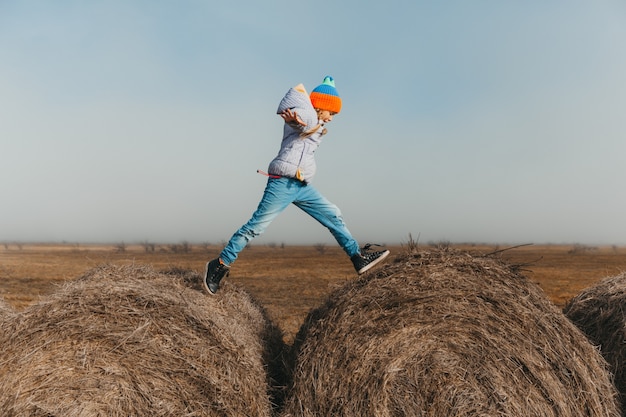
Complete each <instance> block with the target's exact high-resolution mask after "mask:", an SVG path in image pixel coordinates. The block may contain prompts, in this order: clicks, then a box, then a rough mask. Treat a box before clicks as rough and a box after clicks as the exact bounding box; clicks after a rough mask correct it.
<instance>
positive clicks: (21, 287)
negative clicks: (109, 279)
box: [0, 244, 626, 343]
mask: <svg viewBox="0 0 626 417" xmlns="http://www.w3.org/2000/svg"><path fill="white" fill-rule="evenodd" d="M450 246H451V247H453V248H455V249H461V250H466V251H468V252H470V253H472V254H475V255H481V254H487V253H492V252H494V251H499V252H498V254H497V256H500V257H501V258H502V259H504V260H505V261H507V262H509V263H511V264H516V265H522V271H523V273H524V275H526V276H527V277H528V278H529V279H530V280H531V281H534V282H536V283H538V284H539V286H540V287H541V288H542V289H543V291H544V292H545V293H546V295H547V297H548V298H549V299H550V300H551V301H552V302H553V303H554V304H555V305H557V306H558V307H559V308H561V307H563V306H564V305H565V303H566V302H567V301H568V300H569V299H570V298H572V297H573V296H575V295H577V294H578V293H580V291H581V290H583V289H584V288H586V287H588V286H590V285H592V284H593V283H595V282H597V281H598V280H600V279H602V278H604V277H607V276H615V275H618V274H619V273H621V272H622V271H624V270H626V248H625V247H616V246H601V247H589V246H584V245H526V246H520V247H511V248H509V247H507V246H506V245H500V246H497V245H478V244H476V245H474V244H465V245H454V244H451V245H450ZM147 249H148V250H147ZM389 249H391V251H392V254H391V256H390V257H389V260H388V261H386V262H387V263H389V262H393V260H394V258H395V256H397V255H398V254H400V253H402V252H403V251H406V250H407V248H406V247H405V246H390V247H389ZM429 249H432V248H431V247H429V246H428V245H418V250H419V251H428V250H429ZM220 250H221V246H219V245H213V246H211V245H208V246H207V245H203V246H199V245H155V246H154V247H153V248H152V247H150V248H146V247H145V246H142V245H86V244H85V245H72V244H20V245H9V244H5V245H4V247H0V296H2V297H3V298H4V300H5V301H6V302H7V303H8V304H10V305H11V306H13V307H14V308H16V309H18V310H19V309H23V308H25V307H26V306H28V305H30V304H32V303H34V302H36V301H37V300H38V299H39V298H40V297H43V296H45V295H46V294H49V293H51V292H54V291H55V290H56V289H57V288H58V287H59V286H60V285H62V284H63V283H64V282H65V281H67V280H72V279H75V278H78V277H80V276H81V275H83V274H84V273H85V272H86V271H88V270H90V269H92V268H94V267H97V266H99V265H102V264H107V263H110V264H119V265H127V264H148V265H152V266H153V267H154V268H155V269H159V270H165V269H170V268H183V269H191V270H194V271H196V272H198V273H202V271H203V270H204V264H205V263H206V261H207V260H210V259H212V258H214V257H216V256H217V255H218V253H219V251H220ZM355 277H356V274H355V273H354V270H353V268H352V264H351V263H350V260H349V259H348V258H347V256H345V254H344V253H343V252H342V251H341V249H340V248H338V247H337V246H334V245H311V246H285V247H281V246H277V245H258V246H251V247H249V248H247V249H246V250H244V251H243V252H242V253H241V255H240V257H239V260H238V261H237V263H236V264H235V265H234V266H233V268H232V270H231V274H230V277H229V278H227V279H228V280H229V281H230V282H232V283H234V284H236V285H238V286H240V287H242V288H244V289H245V290H246V291H247V292H249V293H250V294H252V295H253V296H254V297H255V298H256V299H257V300H258V301H259V302H260V303H261V304H262V305H263V307H264V308H265V309H266V310H267V312H268V314H269V316H270V318H271V319H272V320H273V321H274V322H275V323H276V324H278V325H279V326H280V328H281V329H282V330H283V331H284V334H285V341H286V342H287V343H290V342H291V341H293V338H294V336H295V334H296V332H297V331H298V329H299V327H300V325H301V324H302V321H303V319H304V317H305V316H306V314H307V313H308V312H309V310H310V309H312V308H315V307H317V306H318V305H319V304H320V303H321V302H322V301H323V300H324V299H325V298H326V296H327V295H328V294H329V293H330V292H332V291H333V288H334V287H335V286H337V285H340V284H341V283H342V282H344V281H346V280H350V279H353V278H355ZM207 296H209V295H207ZM217 296H219V294H218V295H217Z"/></svg>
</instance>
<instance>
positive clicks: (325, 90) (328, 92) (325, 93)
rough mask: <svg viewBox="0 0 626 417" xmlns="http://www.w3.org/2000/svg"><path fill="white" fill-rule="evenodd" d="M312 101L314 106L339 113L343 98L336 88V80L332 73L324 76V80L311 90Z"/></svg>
mask: <svg viewBox="0 0 626 417" xmlns="http://www.w3.org/2000/svg"><path fill="white" fill-rule="evenodd" d="M311 103H312V104H313V107H315V108H316V109H321V110H328V111H332V112H334V113H339V110H341V98H340V97H339V93H338V92H337V89H336V88H335V80H333V77H331V76H330V75H327V76H326V77H324V82H323V83H322V84H320V85H318V86H317V87H315V88H314V89H313V91H311Z"/></svg>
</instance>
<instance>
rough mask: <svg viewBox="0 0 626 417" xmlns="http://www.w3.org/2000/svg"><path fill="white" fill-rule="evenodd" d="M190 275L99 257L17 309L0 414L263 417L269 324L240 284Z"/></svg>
mask: <svg viewBox="0 0 626 417" xmlns="http://www.w3.org/2000/svg"><path fill="white" fill-rule="evenodd" d="M194 278H195V280H196V281H197V280H198V276H197V274H194V273H191V274H186V275H185V274H182V275H181V274H178V275H177V274H171V273H170V274H166V273H159V272H156V271H155V270H153V269H152V268H150V267H147V266H112V265H106V266H103V267H100V268H96V269H94V270H92V271H90V272H89V273H87V274H86V275H85V276H83V277H81V278H79V279H77V280H75V281H72V282H70V283H68V284H67V285H66V286H65V287H64V288H62V289H61V290H60V291H59V292H57V293H56V294H53V295H52V296H50V297H49V298H48V299H46V300H44V301H41V302H40V303H38V304H35V305H33V306H31V307H29V308H27V309H26V310H25V311H24V312H23V313H22V314H20V316H21V320H19V323H17V324H16V325H15V330H14V331H13V332H12V333H11V334H5V335H4V336H1V335H0V345H1V346H2V352H1V353H0V363H2V364H3V368H4V377H3V378H2V379H1V380H0V409H1V410H2V412H3V415H6V416H22V415H29V416H105V415H106V416H148V415H150V416H172V415H176V416H242V415H254V416H270V415H271V413H272V410H271V404H270V398H269V395H268V390H267V380H266V378H267V374H266V372H265V369H264V365H265V364H264V362H263V357H264V355H266V354H267V350H268V349H267V348H266V346H264V342H263V340H262V338H263V337H264V336H265V335H267V332H268V327H271V326H270V325H269V324H268V323H267V321H266V318H265V316H264V314H263V312H262V311H261V309H260V308H259V307H258V305H257V304H256V303H254V302H253V300H252V299H251V298H250V296H248V295H247V294H246V293H244V292H243V291H240V290H238V289H236V287H234V286H232V285H225V286H224V288H223V291H221V292H220V296H219V297H210V296H208V295H205V294H203V293H201V292H200V291H196V290H195V289H192V288H190V287H189V283H190V282H192V281H193V280H194ZM186 282H187V284H186ZM13 324H15V323H13ZM2 325H3V326H7V325H10V323H6V322H5V323H2Z"/></svg>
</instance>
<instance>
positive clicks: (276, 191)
mask: <svg viewBox="0 0 626 417" xmlns="http://www.w3.org/2000/svg"><path fill="white" fill-rule="evenodd" d="M340 110H341V98H339V94H338V93H337V89H336V88H335V82H334V81H333V78H332V77H330V76H327V77H325V78H324V82H323V83H322V84H321V85H319V86H317V87H316V88H315V89H314V90H313V91H312V92H311V95H310V97H309V96H308V95H307V93H306V90H305V89H304V86H303V85H302V84H299V85H297V86H296V87H293V88H290V89H289V91H287V94H286V95H285V97H283V99H282V100H281V102H280V104H279V106H278V110H277V112H276V113H277V114H279V115H280V116H281V117H282V118H283V119H284V121H285V126H284V129H283V140H282V143H281V146H280V151H279V152H278V155H277V156H276V158H274V160H272V162H270V165H269V168H268V173H267V174H266V175H267V176H268V177H269V178H268V180H267V186H266V187H265V192H264V193H263V197H262V198H261V202H260V203H259V206H258V207H257V209H256V211H255V212H254V214H252V217H251V218H250V220H249V221H248V222H247V223H246V224H244V225H243V226H242V227H241V228H240V229H239V230H237V231H236V232H235V234H234V235H233V236H232V237H231V238H230V241H229V242H228V244H227V245H226V246H225V247H224V250H222V252H221V254H220V256H219V258H216V259H213V260H212V261H210V262H208V263H207V264H206V272H205V275H204V286H205V288H206V289H207V291H209V293H211V294H215V293H216V292H217V290H218V289H219V285H220V281H221V280H222V278H224V277H226V276H228V274H229V270H230V266H231V265H232V263H233V262H234V261H235V259H237V255H238V254H239V252H240V251H241V250H243V248H245V246H246V245H247V244H248V242H249V241H250V240H252V239H254V238H255V237H257V236H259V235H260V234H261V233H263V232H264V231H265V229H266V228H267V227H268V226H269V224H270V223H271V222H272V220H274V218H276V216H278V215H279V214H280V213H281V212H282V211H283V210H284V209H285V208H287V206H288V205H289V204H291V203H293V204H295V205H296V206H297V207H299V208H301V209H302V210H304V211H305V212H306V213H307V214H309V215H310V216H312V217H313V218H315V219H316V220H317V221H319V222H320V223H321V224H322V225H324V226H326V227H327V228H328V230H329V231H330V233H331V234H332V235H333V236H334V237H335V239H336V240H337V243H339V245H340V246H341V247H342V248H343V250H344V251H345V252H346V254H347V255H348V256H349V257H350V259H351V260H352V264H353V265H354V268H355V269H356V271H357V273H358V274H362V273H364V272H365V271H367V270H369V269H370V268H372V267H373V266H374V265H376V264H377V263H379V262H380V261H382V260H383V259H385V258H386V257H387V255H389V251H388V250H383V251H368V249H369V247H370V245H366V246H365V247H364V248H363V250H361V249H359V245H358V243H357V242H356V241H355V240H354V238H353V237H352V235H351V234H350V232H349V231H348V228H347V227H346V225H345V223H344V221H343V218H342V216H341V212H340V211H339V209H338V208H337V206H335V205H334V204H333V203H331V202H330V201H328V200H327V199H326V198H324V197H323V196H322V195H321V194H320V193H319V192H318V191H317V190H316V189H315V188H314V187H313V186H312V185H311V184H310V182H311V179H312V178H313V175H314V174H315V159H314V155H313V153H314V152H315V150H316V149H317V147H318V146H319V145H320V142H321V140H322V136H323V135H325V134H326V128H325V127H324V125H325V124H326V123H329V122H330V121H332V120H333V116H335V115H336V114H337V113H339V111H340ZM259 172H261V171H259ZM261 173H263V172H261ZM263 174H265V173H263Z"/></svg>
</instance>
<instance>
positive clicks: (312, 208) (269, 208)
mask: <svg viewBox="0 0 626 417" xmlns="http://www.w3.org/2000/svg"><path fill="white" fill-rule="evenodd" d="M291 203H293V204H295V205H296V206H298V207H299V208H300V209H302V210H304V211H305V212H306V213H308V214H309V215H310V216H311V217H313V218H314V219H315V220H317V221H318V222H320V223H321V224H322V225H324V226H326V227H327V228H328V230H329V231H330V233H331V234H332V235H333V236H334V237H335V240H337V243H339V245H340V246H341V247H342V248H343V250H344V251H345V252H346V253H347V254H348V256H353V255H356V254H357V253H359V244H358V243H357V242H356V240H354V238H353V237H352V235H351V234H350V231H349V230H348V228H347V227H346V224H345V223H344V221H343V218H342V217H341V212H340V211H339V208H338V207H337V206H336V205H334V204H333V203H331V202H330V201H328V200H327V199H326V198H325V197H324V196H322V195H321V194H320V193H319V191H317V190H316V189H315V188H314V187H313V186H312V185H307V184H304V183H302V182H300V181H298V180H296V179H292V178H269V179H268V180H267V186H266V187H265V192H264V193H263V198H262V199H261V202H260V203H259V206H258V207H257V209H256V211H255V212H254V214H252V218H250V220H248V223H246V224H244V225H243V226H241V228H240V229H239V230H237V231H236V232H235V234H234V235H233V236H232V237H231V238H230V241H229V242H228V244H227V245H226V247H225V248H224V250H223V251H222V253H221V254H220V258H221V259H222V261H223V262H224V263H225V264H226V265H230V264H232V263H233V262H235V259H237V255H238V254H239V252H241V251H242V250H243V248H245V247H246V245H247V244H248V242H249V241H251V240H252V239H254V238H255V237H257V236H259V235H260V234H261V233H263V232H264V231H265V229H267V227H268V226H269V225H270V223H271V222H272V220H274V219H275V218H276V216H278V215H279V214H280V213H281V212H282V211H283V210H285V209H286V208H287V206H288V205H289V204H291Z"/></svg>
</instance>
